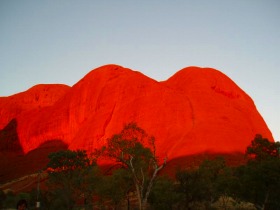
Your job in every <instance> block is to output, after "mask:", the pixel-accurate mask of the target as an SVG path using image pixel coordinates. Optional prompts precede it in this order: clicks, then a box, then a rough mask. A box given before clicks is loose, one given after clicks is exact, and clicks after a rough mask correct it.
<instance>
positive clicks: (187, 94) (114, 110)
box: [0, 65, 273, 159]
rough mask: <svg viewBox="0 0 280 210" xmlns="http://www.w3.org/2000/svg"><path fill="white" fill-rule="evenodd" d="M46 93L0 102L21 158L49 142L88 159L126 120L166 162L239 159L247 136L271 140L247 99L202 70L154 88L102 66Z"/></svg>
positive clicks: (180, 74)
mask: <svg viewBox="0 0 280 210" xmlns="http://www.w3.org/2000/svg"><path fill="white" fill-rule="evenodd" d="M50 87H52V86H45V85H43V86H38V87H34V88H31V89H29V90H28V91H26V92H24V93H20V94H17V95H14V96H10V97H4V98H3V97H2V98H0V114H1V118H0V129H3V128H4V127H5V126H7V124H8V123H9V122H10V121H11V120H12V119H15V120H16V126H17V127H16V131H17V135H18V141H19V142H20V145H21V147H22V149H23V151H24V152H25V153H28V152H29V151H31V150H34V149H36V148H38V147H39V146H40V145H42V144H44V143H45V142H47V141H50V140H59V141H63V142H64V143H66V144H67V145H69V148H70V149H86V150H88V151H89V152H90V151H92V150H93V149H94V148H98V147H100V146H102V145H104V144H105V142H106V139H107V138H108V137H111V135H113V134H115V133H118V132H119V131H120V130H121V129H122V128H123V125H124V124H125V123H128V122H131V121H135V122H136V123H137V124H138V125H139V126H140V127H142V128H143V129H144V130H145V131H146V132H147V133H149V134H151V135H154V136H155V138H156V146H157V151H158V155H159V156H160V157H163V156H166V155H167V156H168V158H169V159H172V158H176V157H181V156H186V155H191V154H199V153H203V152H210V153H234V152H244V151H245V149H246V147H247V146H248V145H249V144H250V142H251V140H253V139H254V136H255V134H262V135H263V136H264V137H266V138H268V139H270V140H273V137H272V134H271V132H270V131H269V129H268V127H267V125H266V123H265V122H264V120H263V119H262V117H261V115H260V114H259V113H258V111H257V109H256V107H255V105H254V103H253V101H252V100H251V99H250V97H249V96H248V95H247V94H246V93H245V92H244V91H242V90H241V89H240V88H239V87H238V86H237V85H236V84H235V83H234V82H233V81H231V80H230V79H229V78H228V77H227V76H225V75H224V74H222V73H221V72H219V71H217V70H214V69H210V68H198V67H188V68H185V69H182V70H181V71H179V72H177V73H176V74H175V75H174V76H172V77H171V78H170V79H168V80H167V81H163V82H157V81H155V80H153V79H150V78H148V77H146V76H145V75H143V74H141V73H139V72H136V71H132V70H130V69H126V68H123V67H121V66H117V65H107V66H103V67H100V68H97V69H95V70H92V71H91V72H89V73H88V74H87V75H86V76H85V77H84V78H83V79H81V80H80V81H79V82H78V83H76V84H75V85H74V86H73V87H71V88H68V87H67V86H54V89H51V88H50ZM46 88H50V89H48V91H47V90H46ZM34 89H36V91H35V92H36V93H34ZM39 89H40V90H39ZM37 90H38V91H37ZM51 90H53V91H51ZM46 94H48V95H46ZM0 141H3V139H0Z"/></svg>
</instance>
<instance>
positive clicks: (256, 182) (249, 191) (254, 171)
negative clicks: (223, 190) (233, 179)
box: [236, 135, 280, 209]
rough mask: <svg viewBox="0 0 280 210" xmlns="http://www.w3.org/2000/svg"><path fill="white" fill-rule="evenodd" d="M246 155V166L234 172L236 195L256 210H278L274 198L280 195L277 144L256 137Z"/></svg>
mask: <svg viewBox="0 0 280 210" xmlns="http://www.w3.org/2000/svg"><path fill="white" fill-rule="evenodd" d="M246 155H247V156H248V157H249V158H250V159H249V161H248V163H247V165H245V166H240V167H238V168H237V170H236V176H237V177H238V178H239V182H240V187H239V189H238V190H237V192H236V194H238V196H239V198H240V199H241V200H245V201H249V202H252V203H254V205H255V206H256V208H257V209H279V208H280V201H279V199H277V198H276V197H275V195H276V194H279V193H280V180H279V177H280V159H279V143H278V142H270V141H269V140H268V139H265V138H263V137H262V136H261V135H256V137H255V139H254V140H253V141H252V143H251V145H250V146H248V148H247V150H246Z"/></svg>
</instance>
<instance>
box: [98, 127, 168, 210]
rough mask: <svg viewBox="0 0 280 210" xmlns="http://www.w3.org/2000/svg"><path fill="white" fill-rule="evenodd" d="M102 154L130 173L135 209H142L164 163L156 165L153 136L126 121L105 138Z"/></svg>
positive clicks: (145, 205) (157, 162)
mask: <svg viewBox="0 0 280 210" xmlns="http://www.w3.org/2000/svg"><path fill="white" fill-rule="evenodd" d="M102 155H103V156H105V157H109V158H111V159H113V160H114V161H115V162H116V163H117V164H120V165H121V167H123V168H124V169H126V170H127V172H128V173H129V174H130V175H131V176H130V177H131V179H132V181H133V184H134V187H135V191H136V193H137V199H138V204H139V209H140V210H142V209H145V208H146V207H147V199H148V196H149V194H150V192H151V189H152V186H153V183H154V180H155V178H156V177H157V175H158V172H159V171H160V170H161V169H162V168H163V167H164V165H165V162H164V163H163V164H161V165H159V161H158V160H157V158H156V147H155V139H154V137H152V136H149V135H148V134H147V133H146V132H145V131H144V130H143V129H142V128H140V127H138V126H137V125H136V123H129V124H127V125H125V126H124V128H123V130H122V131H121V132H120V133H119V134H116V135H113V136H112V137H111V138H109V139H108V142H107V146H106V147H104V148H103V153H102Z"/></svg>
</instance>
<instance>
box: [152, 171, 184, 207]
mask: <svg viewBox="0 0 280 210" xmlns="http://www.w3.org/2000/svg"><path fill="white" fill-rule="evenodd" d="M181 199H182V194H180V193H179V192H177V191H176V185H175V183H174V180H171V179H170V178H169V177H165V176H161V177H159V178H158V179H157V180H156V181H155V184H154V187H153V189H152V192H151V195H150V197H149V203H150V204H151V205H152V207H153V209H154V210H169V209H175V208H176V209H178V208H177V207H178V206H177V205H176V204H177V203H178V202H179V201H180V200H181Z"/></svg>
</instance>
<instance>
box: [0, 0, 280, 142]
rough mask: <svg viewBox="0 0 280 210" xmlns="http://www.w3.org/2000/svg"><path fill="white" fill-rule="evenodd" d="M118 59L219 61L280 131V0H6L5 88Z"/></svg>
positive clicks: (162, 76)
mask: <svg viewBox="0 0 280 210" xmlns="http://www.w3.org/2000/svg"><path fill="white" fill-rule="evenodd" d="M111 63H114V64H119V65H121V66H124V67H128V68H130V69H133V70H138V71H140V72H142V73H143V74H145V75H147V76H149V77H151V78H153V79H156V80H158V81H161V80H166V79H168V78H169V77H170V76H172V75H173V74H174V73H176V72H177V71H178V70H180V69H182V68H184V67H187V66H201V67H212V68H216V69H218V70H220V71H221V72H223V73H224V74H226V75H227V76H229V77H230V78H231V79H232V80H233V81H235V83H236V84H237V85H238V86H239V87H241V88H242V89H243V90H244V91H245V92H246V93H247V94H249V95H250V96H251V98H252V99H253V100H254V102H255V105H256V106H257V109H258V111H259V112H260V114H261V115H262V116H263V118H264V120H265V121H266V123H267V125H268V127H269V128H270V130H271V132H272V134H273V136H274V138H275V140H277V141H279V140H280V69H279V66H280V1H279V0H234V1H231V0H219V1H218V0H211V1H210V0H204V1H202V0H196V1H194V0H172V1H171V0H141V1H140V0H139V1H138V0H135V1H132V0H119V1H117V0H98V1H97V0H88V1H87V0H80V1H77V0H48V1H38V0H12V1H11V0H1V1H0V96H8V95H12V94H15V93H18V92H22V91H25V90H27V89H28V88H30V87H32V86H33V85H35V84H41V83H43V84H54V83H62V84H67V85H70V86H72V85H73V84H75V83H76V82H78V81H79V80H80V79H81V78H82V77H83V76H84V75H85V74H87V73H88V72H89V71H90V70H92V69H94V68H96V67H99V66H102V65H105V64H111ZM0 117H1V116H0Z"/></svg>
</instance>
